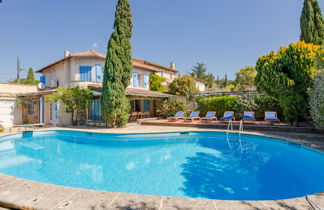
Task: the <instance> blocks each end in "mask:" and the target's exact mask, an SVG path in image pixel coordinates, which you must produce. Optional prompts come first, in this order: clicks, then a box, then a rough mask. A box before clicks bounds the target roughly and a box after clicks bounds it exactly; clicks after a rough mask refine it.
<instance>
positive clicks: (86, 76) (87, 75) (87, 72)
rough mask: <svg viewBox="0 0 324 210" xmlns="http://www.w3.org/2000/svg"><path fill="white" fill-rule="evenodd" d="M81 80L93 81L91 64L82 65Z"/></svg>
mask: <svg viewBox="0 0 324 210" xmlns="http://www.w3.org/2000/svg"><path fill="white" fill-rule="evenodd" d="M80 81H92V75H91V66H80Z"/></svg>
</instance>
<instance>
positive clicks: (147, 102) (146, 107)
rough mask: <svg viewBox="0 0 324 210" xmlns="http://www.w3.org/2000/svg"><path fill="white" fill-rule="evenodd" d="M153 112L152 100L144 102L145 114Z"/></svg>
mask: <svg viewBox="0 0 324 210" xmlns="http://www.w3.org/2000/svg"><path fill="white" fill-rule="evenodd" d="M150 111H151V102H150V100H144V112H150Z"/></svg>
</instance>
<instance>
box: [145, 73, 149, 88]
mask: <svg viewBox="0 0 324 210" xmlns="http://www.w3.org/2000/svg"><path fill="white" fill-rule="evenodd" d="M148 82H149V76H148V75H147V74H144V88H147V87H148Z"/></svg>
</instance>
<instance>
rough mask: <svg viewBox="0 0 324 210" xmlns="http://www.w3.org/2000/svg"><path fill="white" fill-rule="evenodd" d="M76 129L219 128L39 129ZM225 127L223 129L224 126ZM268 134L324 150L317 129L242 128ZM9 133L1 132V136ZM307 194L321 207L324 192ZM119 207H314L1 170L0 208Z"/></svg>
mask: <svg viewBox="0 0 324 210" xmlns="http://www.w3.org/2000/svg"><path fill="white" fill-rule="evenodd" d="M61 129H63V130H67V129H71V130H78V131H89V132H103V133H158V132H176V131H222V130H215V129H199V128H186V127H185V128H179V127H158V126H140V125H137V124H130V125H128V126H127V127H125V128H119V129H107V128H101V129H100V128H92V127H89V128H86V127H78V128H76V127H73V128H57V127H52V128H44V129H38V130H61ZM223 131H224V130H223ZM245 133H248V134H254V135H262V136H270V137H276V138H280V139H282V140H286V141H291V142H295V143H300V144H303V145H306V146H310V147H312V148H316V149H318V150H322V151H324V135H322V134H316V133H307V134H301V133H283V132H245ZM7 134H8V133H1V134H0V136H3V135H7ZM310 198H311V199H312V200H313V201H314V202H315V203H316V204H317V205H319V206H321V207H322V208H323V207H324V192H322V193H319V194H316V195H311V196H310ZM8 208H9V209H10V208H13V209H61V210H65V209H66V210H70V209H91V210H99V209H119V210H133V209H136V210H172V209H174V210H191V209H192V210H200V209H201V210H209V209H210V210H226V209H233V210H236V209H237V210H245V209H247V210H249V209H251V210H252V209H254V210H263V209H264V210H266V209H290V210H294V209H296V210H299V209H314V208H313V207H312V206H311V205H310V203H309V202H308V201H307V199H306V197H301V198H295V199H287V200H277V201H223V200H210V199H192V198H178V197H168V196H152V195H138V194H128V193H118V192H106V191H95V190H84V189H77V188H71V187H63V186H57V185H51V184H46V183H39V182H34V181H29V180H24V179H20V178H16V177H12V176H8V175H5V174H0V210H3V209H8Z"/></svg>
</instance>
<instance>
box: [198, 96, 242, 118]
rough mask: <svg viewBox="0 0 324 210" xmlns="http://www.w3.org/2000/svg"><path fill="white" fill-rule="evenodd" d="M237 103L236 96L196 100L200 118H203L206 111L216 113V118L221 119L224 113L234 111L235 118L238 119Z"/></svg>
mask: <svg viewBox="0 0 324 210" xmlns="http://www.w3.org/2000/svg"><path fill="white" fill-rule="evenodd" d="M237 101H238V97H237V96H217V97H208V98H203V97H200V98H198V99H197V103H198V110H199V111H200V115H201V116H205V115H206V113H207V112H208V111H216V112H217V113H216V116H217V118H220V117H223V115H224V112H225V111H234V112H235V117H238V116H237V114H238V113H237V110H238V109H237Z"/></svg>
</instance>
